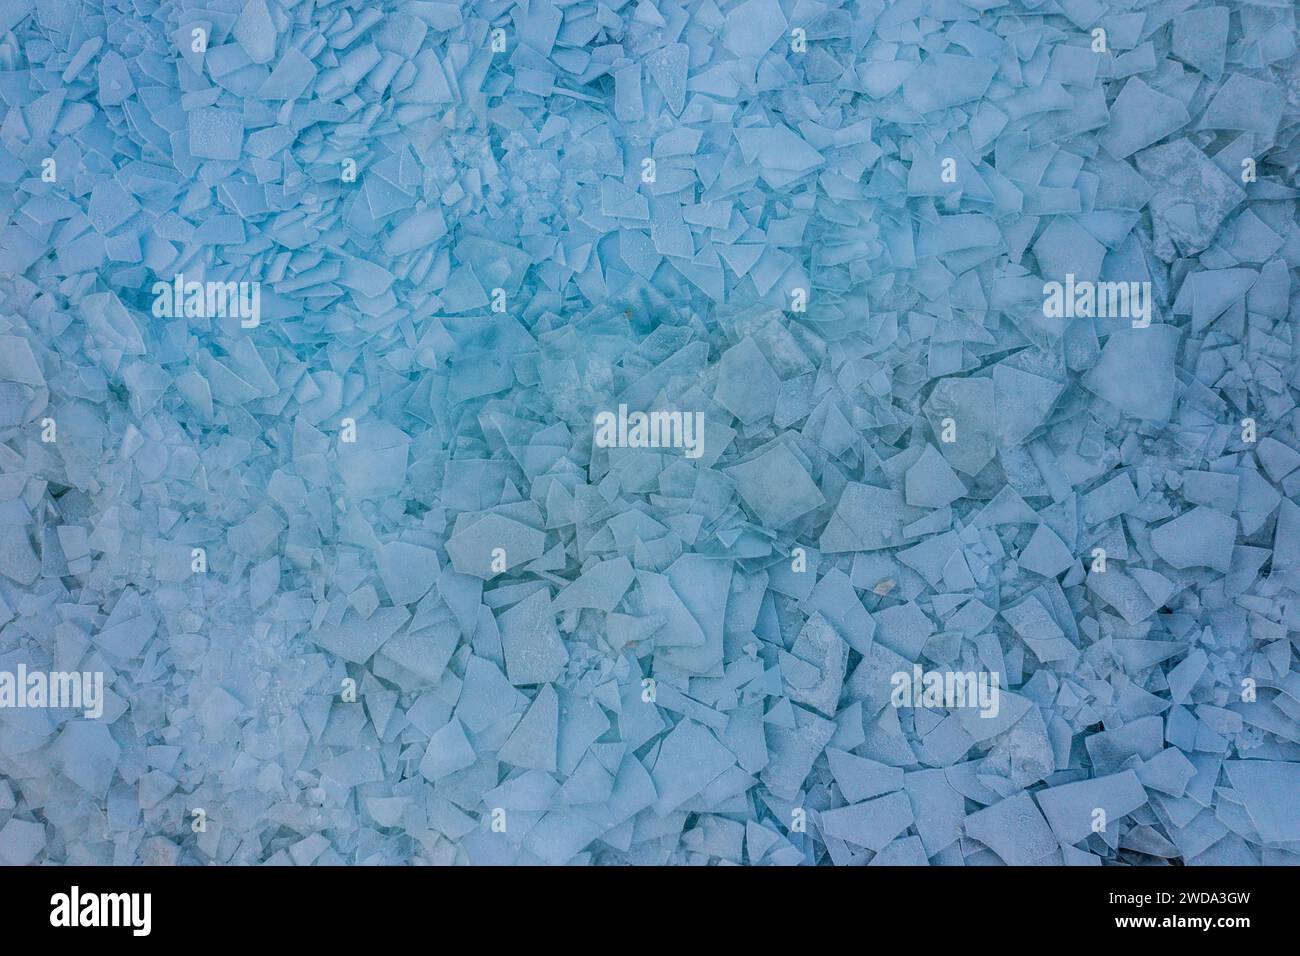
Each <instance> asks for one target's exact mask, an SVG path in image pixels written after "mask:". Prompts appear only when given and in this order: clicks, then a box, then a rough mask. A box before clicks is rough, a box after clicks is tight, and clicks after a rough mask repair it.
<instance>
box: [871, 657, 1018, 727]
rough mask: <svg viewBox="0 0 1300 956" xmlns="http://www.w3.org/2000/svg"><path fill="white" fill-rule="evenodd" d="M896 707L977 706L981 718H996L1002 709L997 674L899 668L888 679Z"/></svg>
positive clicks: (919, 667)
mask: <svg viewBox="0 0 1300 956" xmlns="http://www.w3.org/2000/svg"><path fill="white" fill-rule="evenodd" d="M889 682H890V684H892V685H893V688H894V689H893V692H892V693H891V694H890V695H889V702H890V703H891V704H893V705H894V706H895V707H926V708H929V707H943V708H946V709H950V710H951V709H953V708H956V707H978V708H979V711H980V716H981V717H996V716H997V715H998V711H999V710H1000V709H1001V693H1000V691H999V688H998V685H999V683H1000V681H999V677H998V675H997V674H995V673H990V672H988V671H980V672H979V673H976V672H975V671H965V672H961V671H923V670H922V669H921V665H920V664H914V665H913V666H912V671H911V673H908V672H907V671H898V672H897V673H895V674H894V676H893V677H891V678H890V680H889Z"/></svg>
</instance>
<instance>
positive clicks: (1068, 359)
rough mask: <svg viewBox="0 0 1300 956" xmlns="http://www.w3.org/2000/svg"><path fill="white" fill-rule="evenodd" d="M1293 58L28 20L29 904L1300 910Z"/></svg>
mask: <svg viewBox="0 0 1300 956" xmlns="http://www.w3.org/2000/svg"><path fill="white" fill-rule="evenodd" d="M1296 37H1297V26H1296V7H1295V5H1294V4H1293V3H1292V2H1290V0H1221V2H1214V0H1154V2H1152V0H888V2H886V0H860V2H853V0H740V2H734V0H698V2H696V0H526V2H512V0H473V2H463V3H457V2H445V0H402V2H392V0H383V2H375V0H355V2H313V0H246V2H245V0H211V2H189V0H187V2H171V0H166V2H157V0H108V2H96V0H35V2H33V0H0V187H2V188H0V213H2V215H0V226H2V231H0V671H4V672H6V673H14V674H16V673H17V672H18V670H19V668H20V666H21V667H22V668H25V669H26V671H27V672H28V673H30V672H50V673H53V672H65V673H67V672H77V673H82V672H84V673H87V674H93V673H99V674H102V675H104V687H105V691H104V700H103V712H102V714H100V715H99V716H98V717H92V716H89V715H87V714H86V713H85V712H83V711H81V710H77V709H75V708H68V707H50V706H45V707H40V706H17V705H13V706H4V707H0V862H4V863H9V864H25V863H33V862H39V863H44V862H57V863H82V864H84V863H92V864H142V863H180V864H209V863H220V864H245V863H269V864H294V865H310V864H390V863H433V864H453V863H456V864H459V863H471V864H514V863H520V864H551V865H559V864H620V863H631V864H703V863H709V864H745V865H750V864H752V865H790V864H828V863H829V864H838V865H862V864H870V865H883V864H905V865H926V864H933V865H972V866H973V865H998V864H1012V865H1027V864H1060V865H1100V864H1103V863H1108V864H1110V863H1122V864H1142V865H1150V864H1167V863H1175V862H1180V863H1186V864H1192V865H1195V864H1231V865H1254V864H1287V863H1296V862H1300V800H1298V799H1297V797H1298V796H1300V670H1298V669H1297V660H1296V656H1297V649H1298V648H1300V644H1298V643H1297V635H1298V634H1300V439H1298V436H1297V426H1298V425H1300V409H1297V404H1296V399H1297V395H1300V341H1298V340H1297V325H1296V317H1297V288H1296V281H1295V280H1296V275H1295V269H1296V267H1297V266H1298V265H1300V228H1298V227H1297V218H1296V210H1297V205H1296V200H1297V196H1298V195H1300V193H1298V192H1297V189H1296V185H1297V183H1296V173H1297V169H1298V168H1300V139H1298V136H1297V120H1298V119H1300V72H1298V71H1297V63H1298V62H1300V60H1298V59H1297V50H1296ZM186 284H192V285H193V286H194V287H195V288H198V289H200V290H202V294H200V295H198V296H196V297H193V301H191V299H192V297H191V296H190V295H189V294H187V293H186V292H185V290H186V288H187V285H186ZM1053 284H1060V287H1061V288H1065V289H1067V290H1069V292H1070V293H1076V292H1078V290H1082V289H1088V290H1090V291H1089V292H1088V293H1087V298H1086V299H1085V298H1083V297H1077V298H1076V297H1074V296H1072V295H1067V296H1065V297H1064V300H1063V302H1058V303H1057V305H1056V306H1053V305H1051V303H1050V302H1049V298H1050V297H1049V293H1048V291H1047V290H1048V289H1049V288H1052V287H1053ZM1121 284H1122V285H1121ZM214 289H215V290H217V292H218V294H223V293H221V290H230V291H231V294H230V296H229V297H228V300H226V301H225V302H224V305H225V306H226V307H225V308H221V307H219V306H217V305H213V304H212V303H214V302H217V301H219V300H214V299H212V298H211V295H212V294H213V290H214ZM1092 289H1096V290H1097V295H1096V301H1093V297H1092V294H1091V290H1092ZM169 290H170V291H169ZM176 290H179V291H180V292H181V293H182V295H180V296H175V295H174V292H175V291H176ZM1106 290H1109V291H1106ZM1142 290H1145V294H1144V293H1143V292H1142ZM1121 291H1122V292H1123V293H1124V294H1125V298H1119V294H1120V292H1121ZM245 293H247V295H246V296H245ZM1129 293H1131V295H1130V294H1129ZM1080 296H1082V294H1080ZM1107 297H1109V302H1108V303H1107V307H1106V308H1103V307H1102V305H1101V300H1103V299H1105V298H1107ZM1144 301H1145V305H1143V302H1144ZM253 302H255V303H256V306H257V309H256V314H255V315H254V314H252V313H251V312H248V311H245V310H244V306H246V305H250V304H251V303H253ZM1126 304H1127V311H1126V310H1125V309H1126ZM222 313H224V314H222ZM620 406H626V411H627V412H628V414H631V415H633V416H634V417H635V416H638V415H643V414H645V413H648V412H653V411H658V412H661V413H663V414H664V415H665V416H670V415H671V413H673V412H675V411H676V412H682V413H689V414H690V415H692V416H693V415H694V414H695V413H697V412H698V413H700V414H701V415H702V419H701V420H702V422H703V432H702V435H701V440H702V444H701V447H700V448H699V452H700V453H699V454H696V455H688V454H686V453H685V452H686V449H684V448H682V447H677V446H673V445H672V444H671V443H667V442H665V443H661V445H660V447H653V446H650V447H638V441H637V440H636V439H635V438H634V437H629V435H630V433H628V434H623V435H621V436H620V435H617V434H616V435H615V441H614V442H612V443H611V442H600V441H597V440H596V434H595V428H594V422H595V420H596V417H597V416H598V415H599V414H600V413H601V412H602V411H617V410H618V409H619V407H620ZM661 420H662V421H670V420H671V419H670V418H661ZM691 420H692V421H693V420H694V419H693V418H692V419H691ZM611 444H612V447H610V446H611ZM641 444H642V445H644V444H645V443H641ZM932 673H938V674H940V675H941V676H942V675H944V674H948V675H952V674H958V675H960V674H969V675H974V676H976V677H979V678H981V679H984V680H989V679H996V681H997V682H998V686H999V689H1000V695H999V699H998V706H997V713H996V714H989V713H987V712H982V711H980V710H977V709H975V708H973V707H971V706H970V702H969V701H967V702H966V703H965V704H964V705H963V704H961V703H960V702H958V701H956V700H955V699H954V698H950V697H946V696H945V697H941V698H934V699H920V698H914V697H909V698H906V699H905V700H904V702H903V703H902V704H900V703H899V701H898V698H897V697H896V696H895V691H896V689H897V685H896V683H895V679H896V676H897V675H899V674H903V675H916V674H920V675H924V674H932ZM29 703H30V701H29Z"/></svg>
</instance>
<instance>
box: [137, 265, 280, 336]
mask: <svg viewBox="0 0 1300 956" xmlns="http://www.w3.org/2000/svg"><path fill="white" fill-rule="evenodd" d="M153 296H154V299H153V314H154V315H155V316H156V317H157V318H160V319H175V318H181V317H185V318H211V319H226V318H231V319H235V318H237V319H239V324H240V326H241V327H242V328H245V329H255V328H257V327H258V326H259V325H261V324H262V283H260V282H196V281H191V282H186V281H185V276H184V275H178V276H177V277H176V278H175V279H174V280H172V281H171V282H161V281H160V282H155V283H154V284H153Z"/></svg>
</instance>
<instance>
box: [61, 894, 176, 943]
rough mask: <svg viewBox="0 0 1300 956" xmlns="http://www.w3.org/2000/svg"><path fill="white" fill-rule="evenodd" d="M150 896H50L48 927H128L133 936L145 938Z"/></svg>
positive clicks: (149, 924)
mask: <svg viewBox="0 0 1300 956" xmlns="http://www.w3.org/2000/svg"><path fill="white" fill-rule="evenodd" d="M152 909H153V896H152V894H149V893H84V894H83V893H82V892H81V890H80V888H79V887H76V886H74V887H73V888H72V890H71V892H69V893H55V894H54V895H53V896H51V897H50V925H51V926H59V927H65V926H66V927H75V926H129V927H130V928H131V934H132V935H133V936H148V935H149V931H150V929H152V927H153V919H152Z"/></svg>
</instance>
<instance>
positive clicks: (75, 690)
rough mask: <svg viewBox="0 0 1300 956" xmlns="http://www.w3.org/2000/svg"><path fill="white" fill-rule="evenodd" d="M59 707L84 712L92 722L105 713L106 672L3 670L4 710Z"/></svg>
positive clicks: (0, 675)
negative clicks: (15, 671)
mask: <svg viewBox="0 0 1300 956" xmlns="http://www.w3.org/2000/svg"><path fill="white" fill-rule="evenodd" d="M3 707H56V708H71V709H74V710H80V711H83V712H84V713H85V715H86V716H87V717H89V718H91V719H92V720H94V719H96V718H98V717H101V716H102V715H103V713H104V673H103V671H95V672H93V673H92V672H91V671H83V672H81V673H78V672H77V671H50V672H49V673H48V674H47V673H45V672H43V671H28V670H27V665H26V664H19V665H18V673H17V674H14V673H11V672H9V671H0V708H3Z"/></svg>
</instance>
